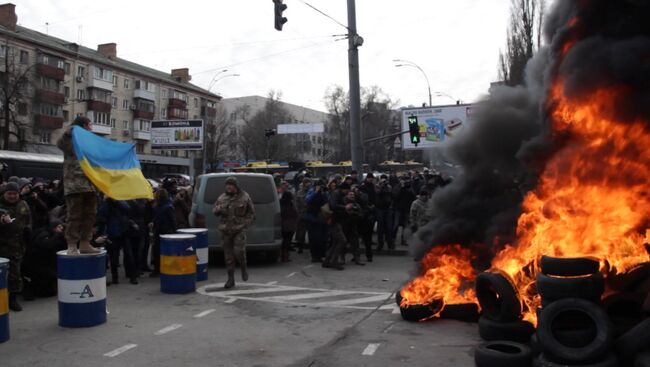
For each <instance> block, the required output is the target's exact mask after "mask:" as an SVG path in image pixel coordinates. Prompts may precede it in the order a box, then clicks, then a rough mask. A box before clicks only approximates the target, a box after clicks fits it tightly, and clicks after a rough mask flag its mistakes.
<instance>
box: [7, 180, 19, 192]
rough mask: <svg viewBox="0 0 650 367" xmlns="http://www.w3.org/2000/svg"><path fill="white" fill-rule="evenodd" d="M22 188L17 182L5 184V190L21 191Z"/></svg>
mask: <svg viewBox="0 0 650 367" xmlns="http://www.w3.org/2000/svg"><path fill="white" fill-rule="evenodd" d="M19 191H20V189H19V188H18V185H17V184H16V183H15V182H7V184H6V185H5V188H4V191H3V193H5V192H19Z"/></svg>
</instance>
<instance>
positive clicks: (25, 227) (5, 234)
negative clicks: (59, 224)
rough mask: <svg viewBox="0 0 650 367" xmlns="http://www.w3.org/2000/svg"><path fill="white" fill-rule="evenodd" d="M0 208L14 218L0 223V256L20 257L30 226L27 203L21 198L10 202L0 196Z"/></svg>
mask: <svg viewBox="0 0 650 367" xmlns="http://www.w3.org/2000/svg"><path fill="white" fill-rule="evenodd" d="M0 210H4V211H6V212H7V213H8V214H9V216H10V217H12V218H14V219H15V220H14V221H13V222H12V223H7V224H4V223H0V257H9V258H14V259H15V258H21V257H22V256H23V254H24V253H25V246H26V245H27V244H26V243H25V239H26V238H27V237H28V234H29V232H30V230H31V227H32V216H31V213H30V212H29V205H27V203H26V202H25V201H23V200H19V201H18V202H17V203H15V204H10V203H8V202H6V201H5V200H4V199H3V198H0Z"/></svg>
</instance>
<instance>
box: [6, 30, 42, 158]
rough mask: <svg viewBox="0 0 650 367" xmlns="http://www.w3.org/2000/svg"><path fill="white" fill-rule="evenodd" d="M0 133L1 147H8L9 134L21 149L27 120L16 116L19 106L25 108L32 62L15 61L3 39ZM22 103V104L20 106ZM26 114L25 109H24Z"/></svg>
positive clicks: (11, 50)
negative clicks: (28, 63) (26, 63)
mask: <svg viewBox="0 0 650 367" xmlns="http://www.w3.org/2000/svg"><path fill="white" fill-rule="evenodd" d="M0 52H1V54H0V57H1V58H2V60H0V100H2V106H0V120H2V123H1V124H0V126H1V128H0V135H1V137H0V138H1V139H0V141H1V142H2V149H9V142H10V139H11V136H13V137H15V138H16V141H17V142H18V149H20V150H23V149H24V145H25V143H26V141H25V134H24V132H25V130H26V129H27V127H28V124H27V122H23V121H21V120H20V119H19V118H18V116H17V115H18V112H20V109H21V107H23V108H26V101H27V100H28V99H29V98H30V96H29V86H30V83H29V78H28V75H29V73H30V72H31V71H32V69H33V67H34V64H32V65H30V66H28V65H25V64H22V63H17V62H16V57H15V56H16V55H14V53H13V49H12V48H11V47H10V46H9V41H8V40H5V42H4V44H3V45H2V48H1V50H0ZM21 105H22V106H21ZM24 113H25V114H26V111H24Z"/></svg>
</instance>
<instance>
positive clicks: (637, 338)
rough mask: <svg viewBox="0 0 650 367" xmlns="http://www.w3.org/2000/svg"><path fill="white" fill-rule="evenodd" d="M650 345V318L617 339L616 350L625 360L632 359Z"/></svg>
mask: <svg viewBox="0 0 650 367" xmlns="http://www.w3.org/2000/svg"><path fill="white" fill-rule="evenodd" d="M648 347H650V318H647V319H645V320H644V321H643V322H641V323H640V324H638V325H637V326H635V327H634V328H633V329H632V330H630V331H628V332H627V333H625V334H623V336H621V337H620V338H618V339H617V340H616V351H617V352H618V355H619V357H621V359H624V360H631V359H632V358H634V356H635V355H637V354H638V353H640V352H641V351H643V350H645V349H647V348H648Z"/></svg>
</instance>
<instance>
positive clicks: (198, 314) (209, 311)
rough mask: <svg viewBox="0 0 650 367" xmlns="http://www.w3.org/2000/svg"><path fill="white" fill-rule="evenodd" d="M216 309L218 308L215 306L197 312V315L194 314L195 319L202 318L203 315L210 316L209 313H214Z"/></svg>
mask: <svg viewBox="0 0 650 367" xmlns="http://www.w3.org/2000/svg"><path fill="white" fill-rule="evenodd" d="M214 311H216V310H215V309H214V308H211V309H209V310H205V311H203V312H199V313H197V314H196V315H194V318H195V319H200V318H201V317H204V316H208V315H209V314H211V313H213V312H214Z"/></svg>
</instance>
